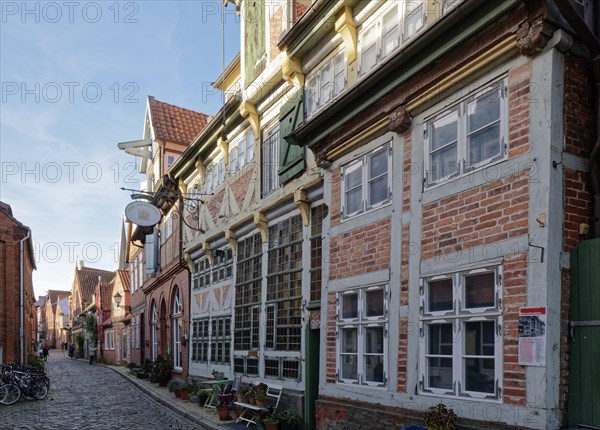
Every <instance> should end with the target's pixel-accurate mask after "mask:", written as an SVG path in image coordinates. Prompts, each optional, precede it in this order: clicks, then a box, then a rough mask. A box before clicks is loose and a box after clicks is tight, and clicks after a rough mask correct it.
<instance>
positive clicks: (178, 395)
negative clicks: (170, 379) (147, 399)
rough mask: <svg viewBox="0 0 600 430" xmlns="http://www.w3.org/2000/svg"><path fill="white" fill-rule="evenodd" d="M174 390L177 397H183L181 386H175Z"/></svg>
mask: <svg viewBox="0 0 600 430" xmlns="http://www.w3.org/2000/svg"><path fill="white" fill-rule="evenodd" d="M173 392H174V393H175V397H177V398H178V399H181V390H180V389H179V388H175V389H174V390H173Z"/></svg>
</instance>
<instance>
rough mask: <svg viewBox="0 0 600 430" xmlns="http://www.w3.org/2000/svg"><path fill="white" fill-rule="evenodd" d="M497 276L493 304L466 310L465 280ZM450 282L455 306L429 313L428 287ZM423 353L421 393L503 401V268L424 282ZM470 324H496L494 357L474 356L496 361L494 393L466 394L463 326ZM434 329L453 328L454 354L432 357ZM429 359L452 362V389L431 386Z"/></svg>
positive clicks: (423, 279)
mask: <svg viewBox="0 0 600 430" xmlns="http://www.w3.org/2000/svg"><path fill="white" fill-rule="evenodd" d="M490 273H492V274H494V291H493V297H494V299H493V300H494V303H493V305H492V306H487V307H479V308H475V307H474V308H466V306H465V302H466V300H465V291H466V288H465V279H466V278H467V277H468V276H475V275H481V274H490ZM444 280H448V281H451V282H452V306H451V308H448V309H444V310H439V311H430V310H429V308H430V304H429V299H428V297H429V288H430V287H429V285H430V284H431V283H432V282H436V281H444ZM420 295H421V306H420V314H421V315H420V352H419V393H420V394H426V395H435V396H445V397H452V398H457V397H460V398H471V399H481V400H490V401H501V398H502V366H503V360H502V359H503V355H502V354H503V347H502V342H503V338H502V331H501V327H502V267H501V266H484V267H480V268H476V269H471V270H464V271H461V272H455V273H449V274H444V275H436V276H431V277H425V278H422V279H421V286H420ZM471 322H492V323H494V355H493V356H483V355H478V356H473V358H477V357H485V358H488V359H489V358H493V359H494V376H493V378H494V390H493V393H489V392H476V391H467V390H466V389H464V387H465V381H466V379H465V378H466V373H465V371H464V365H463V360H464V359H465V358H466V357H465V349H466V346H465V345H466V342H467V340H468V339H466V338H465V339H463V338H462V334H463V333H464V332H465V330H464V325H465V324H466V323H471ZM434 325H451V327H452V336H453V337H452V342H451V344H452V354H451V355H448V354H445V355H436V354H431V353H429V350H428V348H429V336H430V333H431V331H430V330H429V327H431V326H434ZM428 358H446V359H450V360H451V362H452V370H451V374H452V388H441V387H434V386H431V385H430V374H429V372H430V369H429V366H428Z"/></svg>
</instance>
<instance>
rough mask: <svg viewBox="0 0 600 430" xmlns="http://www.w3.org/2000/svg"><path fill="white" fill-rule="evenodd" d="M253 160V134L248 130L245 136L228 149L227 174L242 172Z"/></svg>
mask: <svg viewBox="0 0 600 430" xmlns="http://www.w3.org/2000/svg"><path fill="white" fill-rule="evenodd" d="M253 159H254V133H253V132H252V130H248V131H247V132H246V134H245V135H244V136H243V137H242V138H241V139H240V140H238V141H237V142H235V143H233V144H232V145H231V147H230V148H229V174H230V175H233V174H234V173H236V172H238V171H239V170H242V168H243V167H244V166H245V165H246V164H248V163H250V162H251V161H252V160H253Z"/></svg>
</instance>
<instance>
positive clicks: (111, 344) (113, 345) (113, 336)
mask: <svg viewBox="0 0 600 430" xmlns="http://www.w3.org/2000/svg"><path fill="white" fill-rule="evenodd" d="M110 349H111V350H112V351H114V350H115V331H114V330H111V331H110Z"/></svg>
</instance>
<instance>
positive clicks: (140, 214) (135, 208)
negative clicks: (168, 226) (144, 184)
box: [125, 202, 162, 227]
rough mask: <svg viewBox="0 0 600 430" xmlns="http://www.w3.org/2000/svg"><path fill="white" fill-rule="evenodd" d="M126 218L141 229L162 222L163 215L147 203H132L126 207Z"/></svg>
mask: <svg viewBox="0 0 600 430" xmlns="http://www.w3.org/2000/svg"><path fill="white" fill-rule="evenodd" d="M125 217H126V218H127V220H128V221H129V222H132V223H134V224H137V225H139V226H140V227H152V226H154V225H156V224H158V223H159V222H160V219H161V218H162V215H161V214H160V211H159V210H158V208H157V207H156V206H153V205H151V204H150V203H146V202H131V203H129V204H128V205H127V206H126V207H125Z"/></svg>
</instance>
